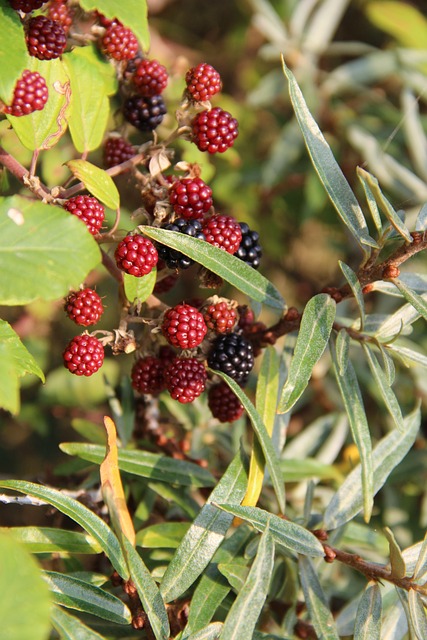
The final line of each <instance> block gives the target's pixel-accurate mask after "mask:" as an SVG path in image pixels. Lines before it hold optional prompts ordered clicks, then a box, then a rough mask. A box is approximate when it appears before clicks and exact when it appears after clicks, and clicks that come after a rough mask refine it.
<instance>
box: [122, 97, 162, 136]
mask: <svg viewBox="0 0 427 640" xmlns="http://www.w3.org/2000/svg"><path fill="white" fill-rule="evenodd" d="M165 113H166V106H165V103H164V101H163V98H162V96H148V97H144V96H131V97H130V98H128V99H127V100H125V102H124V104H123V115H124V117H125V118H126V120H127V121H128V122H130V123H131V124H133V126H134V127H136V128H137V129H139V130H140V131H153V130H154V129H155V128H156V127H158V126H159V124H160V123H161V122H162V120H163V117H164V115H165Z"/></svg>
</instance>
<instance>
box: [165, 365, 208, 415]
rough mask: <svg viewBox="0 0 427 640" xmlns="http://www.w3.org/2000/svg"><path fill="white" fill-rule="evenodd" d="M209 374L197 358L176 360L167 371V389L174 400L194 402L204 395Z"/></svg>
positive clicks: (185, 402)
mask: <svg viewBox="0 0 427 640" xmlns="http://www.w3.org/2000/svg"><path fill="white" fill-rule="evenodd" d="M206 378H207V373H206V369H205V365H204V364H203V363H202V362H199V360H196V358H175V359H174V360H173V361H172V363H171V364H170V365H169V366H168V367H167V368H166V370H165V381H166V388H167V390H168V391H169V393H170V395H171V396H172V398H173V399H174V400H178V402H181V403H182V404H187V403H189V402H193V401H194V400H195V399H196V398H198V397H199V396H200V394H202V393H203V391H204V390H205V386H206Z"/></svg>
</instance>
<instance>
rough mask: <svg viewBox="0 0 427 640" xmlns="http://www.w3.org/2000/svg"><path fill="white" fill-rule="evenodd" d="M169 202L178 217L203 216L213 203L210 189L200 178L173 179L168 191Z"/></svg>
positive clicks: (192, 217)
mask: <svg viewBox="0 0 427 640" xmlns="http://www.w3.org/2000/svg"><path fill="white" fill-rule="evenodd" d="M169 202H170V203H171V205H172V207H173V210H174V211H175V213H176V214H177V216H179V217H180V218H186V219H187V220H198V219H199V218H203V214H205V213H207V211H209V209H210V208H211V206H212V204H213V200H212V189H211V188H210V187H209V186H208V185H207V184H206V183H205V182H203V180H202V179H201V178H182V179H181V180H175V182H173V184H172V186H171V188H170V191H169Z"/></svg>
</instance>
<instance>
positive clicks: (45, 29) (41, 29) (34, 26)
mask: <svg viewBox="0 0 427 640" xmlns="http://www.w3.org/2000/svg"><path fill="white" fill-rule="evenodd" d="M26 40H27V48H28V52H29V54H30V56H34V57H35V58H38V59H39V60H54V59H55V58H59V56H60V55H61V54H62V53H64V50H65V47H66V46H67V36H66V34H65V31H64V27H63V26H62V25H61V24H60V23H59V22H57V21H56V20H51V19H50V18H47V17H46V16H36V17H35V18H30V20H29V21H28V23H27V33H26Z"/></svg>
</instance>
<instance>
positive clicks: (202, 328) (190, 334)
mask: <svg viewBox="0 0 427 640" xmlns="http://www.w3.org/2000/svg"><path fill="white" fill-rule="evenodd" d="M207 330H208V329H207V327H206V324H205V321H204V319H203V316H202V314H201V313H200V311H197V309H195V308H194V307H192V306H191V305H189V304H178V305H176V306H175V307H172V308H171V309H168V310H167V311H166V312H165V314H164V317H163V322H162V333H163V335H164V337H165V338H166V340H167V341H168V342H169V344H171V345H172V346H174V347H179V348H180V349H194V348H195V347H198V346H199V344H200V343H201V342H203V339H204V337H205V335H206V333H207Z"/></svg>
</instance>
